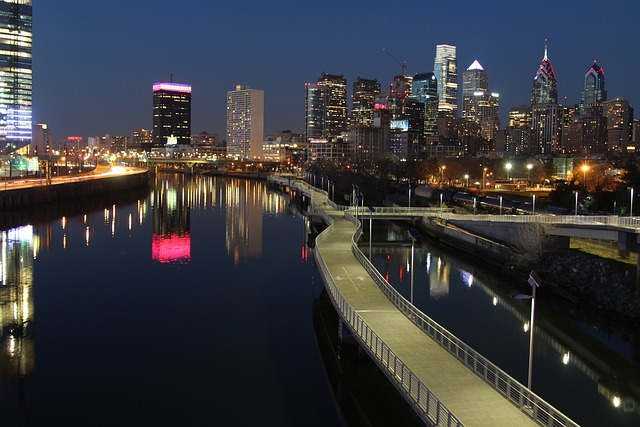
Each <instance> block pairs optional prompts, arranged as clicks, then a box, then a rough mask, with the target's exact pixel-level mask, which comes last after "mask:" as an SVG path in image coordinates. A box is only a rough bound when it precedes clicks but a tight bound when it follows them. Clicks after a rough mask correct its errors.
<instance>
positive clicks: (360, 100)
mask: <svg viewBox="0 0 640 427" xmlns="http://www.w3.org/2000/svg"><path fill="white" fill-rule="evenodd" d="M379 93H380V83H378V80H377V79H373V80H370V79H363V78H362V77H359V76H358V79H357V80H356V81H355V82H354V83H353V95H352V100H353V108H352V109H351V125H360V126H369V127H371V126H373V105H374V103H375V99H376V95H377V94H379Z"/></svg>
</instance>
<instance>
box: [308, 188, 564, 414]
mask: <svg viewBox="0 0 640 427" xmlns="http://www.w3.org/2000/svg"><path fill="white" fill-rule="evenodd" d="M295 185H296V186H298V187H302V186H303V187H304V188H301V189H303V191H304V192H305V193H306V194H309V195H311V199H312V205H313V206H314V208H315V209H317V210H320V211H323V212H324V214H325V215H327V216H329V217H330V218H331V219H332V220H333V226H332V227H330V229H328V230H327V231H326V232H324V233H323V235H321V236H320V238H319V239H318V241H317V243H316V248H317V249H316V250H317V255H319V258H320V261H321V262H320V264H323V265H321V267H322V268H323V269H326V272H328V274H329V275H330V276H331V279H332V281H333V283H335V286H336V287H337V289H338V292H339V294H341V296H339V298H340V300H341V303H340V304H342V305H344V306H345V307H347V308H348V309H349V310H350V309H351V308H353V310H355V314H356V316H355V317H360V318H361V319H362V320H360V319H357V321H358V322H362V321H364V323H365V324H366V325H368V327H369V328H370V329H371V330H372V332H373V333H374V334H375V335H376V336H377V337H375V347H374V348H376V351H375V353H376V355H377V354H378V351H377V347H378V346H379V344H380V343H379V342H378V338H380V339H381V341H382V344H383V345H384V346H385V348H386V347H387V346H388V349H387V350H386V353H385V352H384V351H381V352H380V355H381V356H382V357H380V356H377V358H378V361H377V363H378V364H379V365H380V364H383V365H385V369H383V371H385V374H386V375H387V376H389V377H390V378H391V377H396V378H395V380H396V381H395V384H394V385H396V387H397V388H399V389H401V392H403V395H405V398H407V397H408V395H412V396H413V395H414V394H416V393H415V390H414V386H413V385H409V386H408V387H406V386H405V379H404V378H403V379H402V380H400V378H399V377H398V373H397V372H398V371H397V370H396V366H397V364H398V363H399V362H398V361H396V360H395V359H396V358H397V359H399V361H401V362H400V363H401V364H402V365H403V369H405V367H406V368H408V370H409V372H411V373H412V374H413V375H415V377H417V379H418V380H419V381H421V382H422V383H423V384H424V386H426V388H427V389H428V392H429V393H431V394H432V395H433V396H434V399H435V400H439V402H440V404H441V405H443V407H444V410H442V409H441V408H440V407H438V408H439V409H438V413H437V414H436V415H435V416H433V415H432V413H431V409H429V402H431V397H427V398H426V399H425V398H424V397H417V398H415V396H414V397H413V399H414V400H416V401H418V402H420V401H421V400H423V399H424V400H425V404H424V405H423V404H419V405H418V406H420V407H421V408H422V412H423V413H422V414H420V416H421V418H422V419H423V420H424V421H425V422H427V423H428V424H433V425H461V424H462V425H464V426H487V427H489V426H491V427H495V426H509V427H513V426H534V425H537V424H536V423H535V422H534V421H533V420H532V418H531V417H530V416H529V415H527V414H525V413H524V412H523V411H521V410H520V409H519V408H518V407H517V406H516V405H515V404H512V403H511V402H510V401H509V400H507V398H506V397H505V396H504V395H502V394H501V393H499V392H498V391H496V390H495V389H494V388H493V387H491V386H490V385H489V384H487V382H486V381H484V380H483V378H481V377H480V376H478V375H476V374H475V373H474V372H473V370H472V369H470V368H468V367H467V366H465V364H464V363H461V362H460V360H458V359H457V358H456V357H455V356H453V355H452V354H451V353H450V352H448V351H447V350H445V349H444V348H443V347H442V346H441V345H440V344H439V343H438V342H436V340H434V339H432V338H431V337H430V336H429V335H427V334H426V333H425V331H423V330H421V329H420V328H418V326H416V324H414V323H413V322H412V321H411V320H410V319H409V318H408V317H407V316H406V315H405V314H403V313H402V312H401V311H400V310H399V309H398V308H397V307H396V306H395V305H394V304H393V303H392V302H391V300H390V299H389V298H387V296H386V295H385V294H384V293H383V292H382V291H381V290H380V288H379V287H378V285H377V284H376V282H375V281H374V279H373V278H372V277H371V275H370V274H369V273H368V271H367V270H366V269H365V268H364V267H363V265H362V264H361V263H360V261H359V260H358V259H357V258H356V257H355V256H354V254H353V253H352V238H353V235H354V233H355V232H356V225H355V224H353V223H352V222H351V221H350V220H349V219H348V218H346V217H345V215H344V212H343V211H340V210H337V209H334V208H333V207H332V206H331V205H330V204H329V203H328V202H327V198H326V193H323V192H320V191H317V190H316V189H313V188H310V187H308V186H306V184H302V183H301V182H297V183H296V184H295ZM326 272H325V273H326ZM325 282H326V278H325ZM330 293H331V292H330ZM342 297H344V300H345V301H346V303H347V304H344V301H342ZM332 299H333V300H334V304H335V305H340V304H338V302H337V301H336V298H335V295H334V296H332ZM348 306H350V307H348ZM339 312H341V317H346V316H344V312H342V310H341V309H339ZM349 320H352V319H347V321H346V322H345V323H347V324H348V325H347V326H349V328H350V329H353V328H352V325H349V323H350V322H349ZM352 332H353V331H352ZM354 335H356V336H357V333H355V334H354ZM359 339H360V340H361V341H362V340H366V341H369V336H368V335H367V336H365V337H364V338H363V337H362V336H360V337H359ZM367 351H369V352H370V353H371V352H372V350H371V346H369V348H368V349H367ZM389 356H393V358H394V363H395V364H394V365H393V367H389V366H388V364H385V362H384V361H388V360H390V357H389ZM380 360H382V361H383V362H381V361H380ZM390 372H393V373H392V374H391V375H390ZM413 375H412V378H414V376H413ZM402 376H403V377H404V371H403V375H402ZM392 382H393V380H392ZM398 382H400V383H401V384H402V385H399V384H398ZM414 382H416V381H415V379H414ZM403 388H404V390H402V389H403ZM423 394H424V393H423ZM507 394H509V392H507ZM418 395H419V393H418ZM428 396H430V395H428ZM407 400H410V399H407ZM410 403H412V405H413V406H414V408H415V407H416V403H415V402H410ZM425 406H426V408H427V409H424V407H425ZM447 410H448V411H447ZM419 412H420V411H419ZM425 413H427V414H429V415H425ZM441 413H444V414H445V416H441V415H440V414H441ZM544 424H546V425H550V426H555V425H558V426H559V425H565V424H562V423H558V422H557V420H556V421H555V422H554V420H553V419H552V418H550V419H549V420H548V422H545V423H544ZM566 425H575V424H573V423H570V422H569V423H568V424H566Z"/></svg>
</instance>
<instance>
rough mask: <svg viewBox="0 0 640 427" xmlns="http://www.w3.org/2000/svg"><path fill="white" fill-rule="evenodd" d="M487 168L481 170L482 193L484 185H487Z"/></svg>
mask: <svg viewBox="0 0 640 427" xmlns="http://www.w3.org/2000/svg"><path fill="white" fill-rule="evenodd" d="M486 176H487V168H484V169H482V191H483V192H484V190H485V185H486V183H487V178H486Z"/></svg>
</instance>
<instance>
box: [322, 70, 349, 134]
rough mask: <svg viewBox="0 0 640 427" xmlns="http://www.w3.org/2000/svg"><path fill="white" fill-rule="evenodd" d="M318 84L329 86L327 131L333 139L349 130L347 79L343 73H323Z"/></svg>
mask: <svg viewBox="0 0 640 427" xmlns="http://www.w3.org/2000/svg"><path fill="white" fill-rule="evenodd" d="M318 85H320V86H324V87H326V88H327V99H326V102H327V113H326V132H327V138H328V139H329V140H331V139H334V138H337V137H339V136H340V135H341V134H342V132H346V130H347V79H345V78H344V76H343V75H342V74H340V75H335V74H327V73H322V75H321V76H320V77H319V78H318Z"/></svg>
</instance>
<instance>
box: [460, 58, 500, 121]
mask: <svg viewBox="0 0 640 427" xmlns="http://www.w3.org/2000/svg"><path fill="white" fill-rule="evenodd" d="M499 107H500V95H498V94H497V93H493V92H490V91H489V74H488V73H487V72H486V71H485V70H484V69H483V68H482V65H480V63H479V62H478V61H477V60H476V61H473V64H471V65H470V66H469V68H467V71H465V72H464V73H462V118H463V119H467V120H470V121H472V122H476V123H479V124H482V123H483V122H486V123H488V121H493V120H494V119H496V118H497V117H498V114H499Z"/></svg>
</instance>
